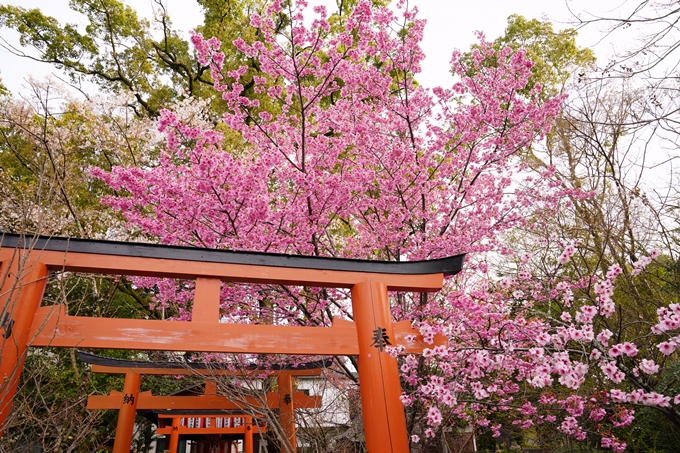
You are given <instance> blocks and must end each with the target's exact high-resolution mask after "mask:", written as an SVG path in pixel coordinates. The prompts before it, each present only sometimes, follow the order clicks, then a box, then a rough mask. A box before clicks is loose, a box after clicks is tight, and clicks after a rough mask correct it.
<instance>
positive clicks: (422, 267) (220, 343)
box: [0, 234, 464, 453]
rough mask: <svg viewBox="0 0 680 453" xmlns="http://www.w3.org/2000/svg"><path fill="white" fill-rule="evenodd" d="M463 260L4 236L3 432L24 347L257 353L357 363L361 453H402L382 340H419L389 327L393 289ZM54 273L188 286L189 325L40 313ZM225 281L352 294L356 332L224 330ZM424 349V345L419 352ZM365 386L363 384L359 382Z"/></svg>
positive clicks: (413, 286) (439, 279) (435, 276)
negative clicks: (176, 281)
mask: <svg viewBox="0 0 680 453" xmlns="http://www.w3.org/2000/svg"><path fill="white" fill-rule="evenodd" d="M463 260H464V255H458V256H454V257H448V258H442V259H438V260H429V261H407V262H385V261H366V260H351V259H339V258H319V257H306V256H298V255H282V254H273V253H257V252H232V251H222V250H210V249H199V248H192V247H174V246H162V245H151V244H141V243H126V242H113V241H93V240H79V239H64V238H47V237H38V238H28V237H22V236H18V235H10V234H5V235H4V236H3V237H2V242H1V243H0V263H1V264H0V284H1V285H2V286H1V289H0V306H1V307H2V312H1V313H0V327H2V328H3V330H4V333H3V334H2V336H1V338H0V341H1V342H2V363H1V364H0V379H2V389H1V390H0V393H1V394H0V426H3V425H4V422H5V420H6V418H7V416H8V414H9V411H10V408H11V404H12V400H13V397H14V394H15V392H16V388H17V385H18V382H19V376H20V374H21V370H22V367H23V362H24V359H25V354H26V348H27V347H28V346H55V347H80V348H111V349H137V350H171V351H174V350H184V351H196V352H230V353H255V354H293V355H295V354H300V355H358V356H359V359H358V363H359V376H360V380H361V385H360V394H361V404H362V411H363V413H364V431H365V437H366V447H367V449H368V451H369V452H370V453H383V452H385V453H387V452H391V453H406V452H408V439H407V431H406V420H405V417H404V408H403V405H402V403H401V401H400V399H399V396H400V394H401V385H400V382H399V370H398V366H397V361H396V359H395V358H393V357H391V356H390V355H389V354H387V353H386V352H385V351H384V345H385V342H386V341H389V342H390V343H391V344H393V345H403V346H405V347H406V348H407V350H410V351H411V352H418V349H419V348H418V346H419V345H417V344H415V345H410V344H407V343H406V342H404V336H405V335H413V334H415V333H416V332H414V331H413V330H412V329H411V327H410V325H408V323H401V324H400V323H392V317H391V314H390V306H389V300H388V294H387V292H388V290H391V291H416V292H433V291H438V290H439V289H441V287H442V285H443V277H444V276H445V275H453V274H456V273H457V272H459V271H460V270H461V268H462V265H463ZM50 270H53V271H72V272H87V273H99V274H121V275H140V276H154V277H163V278H182V279H195V280H196V286H195V294H194V303H193V312H192V320H191V322H172V321H158V320H142V319H110V318H88V317H80V316H68V314H67V313H66V311H65V309H64V307H63V306H61V305H58V306H49V307H40V302H41V300H42V294H43V292H44V289H45V284H46V282H47V276H48V273H49V271H50ZM222 281H228V282H239V283H265V284H281V285H298V286H317V287H335V288H350V289H351V296H352V311H353V317H354V322H353V323H352V322H347V321H343V322H334V324H333V327H331V328H324V327H291V326H270V325H245V324H222V323H220V322H219V318H220V316H219V310H220V303H219V302H220V284H221V282H222ZM420 347H421V348H422V345H420ZM362 376H363V379H362Z"/></svg>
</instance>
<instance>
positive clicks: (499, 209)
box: [92, 1, 680, 451]
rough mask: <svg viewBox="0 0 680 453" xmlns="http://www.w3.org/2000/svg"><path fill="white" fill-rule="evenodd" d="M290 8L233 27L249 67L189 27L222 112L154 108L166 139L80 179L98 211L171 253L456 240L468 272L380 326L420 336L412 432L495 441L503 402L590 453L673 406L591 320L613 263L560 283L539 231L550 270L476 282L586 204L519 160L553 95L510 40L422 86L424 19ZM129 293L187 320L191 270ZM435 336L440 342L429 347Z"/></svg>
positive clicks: (283, 320) (357, 253)
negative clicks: (337, 15) (216, 120)
mask: <svg viewBox="0 0 680 453" xmlns="http://www.w3.org/2000/svg"><path fill="white" fill-rule="evenodd" d="M305 7H306V4H305V2H304V1H297V2H285V3H284V2H281V1H274V2H273V3H272V4H271V5H270V6H269V8H268V10H267V14H266V15H263V16H259V15H253V16H252V17H251V21H250V25H251V27H253V28H254V29H256V30H257V33H252V34H251V33H248V34H247V36H258V37H259V38H258V40H251V41H246V40H245V39H237V40H235V41H234V43H233V44H234V46H235V47H236V48H237V49H238V51H239V52H241V53H242V54H243V55H244V56H245V57H247V58H248V59H250V60H251V61H254V62H256V64H255V65H254V66H255V67H257V68H258V72H257V73H256V74H253V73H252V68H250V69H249V68H248V67H246V66H242V67H240V68H239V69H232V70H225V69H224V66H223V63H224V60H225V57H224V54H222V53H221V52H220V51H219V49H220V45H221V43H220V42H219V40H217V39H216V38H209V39H206V38H205V37H204V36H202V35H201V34H198V33H195V34H194V35H193V37H192V42H193V44H194V46H195V48H196V52H197V59H198V61H199V62H200V64H202V65H204V66H205V67H207V68H209V71H210V74H211V77H212V80H213V81H214V87H215V90H216V95H218V96H220V97H221V98H222V100H223V101H225V102H226V104H227V106H228V108H227V111H226V113H224V115H223V118H222V122H221V123H220V124H218V125H217V126H213V125H211V124H201V123H198V122H196V121H192V120H191V119H190V118H187V115H184V114H183V112H182V111H181V109H180V110H178V111H168V110H164V111H162V112H161V113H160V118H159V121H158V124H159V129H160V130H161V131H162V132H164V133H165V134H166V136H167V143H166V146H165V148H164V149H163V150H162V152H161V153H160V155H159V156H158V157H157V161H155V162H152V163H151V164H149V165H147V166H144V167H115V168H113V169H112V170H111V171H110V172H107V171H104V170H101V169H93V170H92V171H93V173H94V174H95V175H96V176H97V177H99V178H101V179H102V180H103V181H105V182H106V183H107V184H108V185H110V186H111V187H112V188H113V189H114V190H116V191H117V193H119V194H120V195H119V196H116V197H109V198H107V199H106V200H105V201H106V203H108V204H109V205H111V206H112V207H113V208H115V209H116V210H119V211H120V212H121V213H122V214H123V215H124V216H125V217H126V218H127V220H128V221H129V223H130V225H132V226H134V227H135V228H139V229H141V230H142V231H143V232H144V233H145V234H147V235H148V236H149V237H152V238H155V239H157V240H160V241H161V242H163V243H166V244H179V245H195V246H203V247H213V248H223V249H235V250H259V251H271V252H284V253H292V254H304V255H317V256H334V257H352V258H365V259H382V260H411V259H428V258H438V257H441V256H446V255H453V254H458V253H468V254H469V259H468V263H467V264H466V266H467V271H466V272H465V273H464V275H463V276H460V277H458V278H456V279H451V280H450V281H448V282H447V284H446V286H445V288H444V290H442V291H441V292H440V293H439V294H437V295H435V296H430V297H428V296H427V295H426V294H401V293H400V294H393V300H392V301H393V305H392V307H393V309H392V310H393V316H394V318H395V319H396V320H404V319H407V320H410V321H411V322H412V324H413V325H414V327H415V328H417V329H419V330H420V332H421V333H422V334H423V335H424V338H425V341H426V342H427V343H428V345H429V347H428V348H426V351H425V354H424V355H423V356H422V357H415V356H407V357H404V358H403V359H402V362H401V363H402V365H401V371H402V377H403V383H404V393H403V396H402V400H403V402H404V405H405V406H406V408H407V413H408V414H409V427H410V430H411V434H412V437H411V441H412V442H419V441H426V442H427V441H429V440H430V439H432V438H434V437H435V436H436V435H437V434H438V433H439V432H440V429H441V428H442V427H443V426H444V424H446V423H449V422H450V421H451V420H454V419H459V420H463V421H464V422H465V423H468V424H470V425H472V426H473V427H488V428H490V429H491V430H492V431H493V432H494V433H495V434H498V433H499V432H500V429H501V425H500V424H499V423H496V422H495V421H494V420H495V419H496V418H497V416H498V414H499V413H502V414H503V417H504V420H505V421H506V422H507V423H510V424H511V425H514V426H517V427H519V428H522V429H526V428H531V427H533V426H536V425H539V424H555V425H556V426H557V427H558V429H559V430H560V431H561V432H563V433H564V434H566V435H569V436H573V437H574V438H576V439H577V440H584V439H586V438H587V436H588V433H590V432H592V433H593V435H596V436H598V438H599V439H600V445H601V446H602V447H603V448H612V449H613V450H614V451H623V450H624V449H625V443H624V442H622V441H620V440H619V438H618V437H617V435H616V430H617V429H621V428H624V427H626V426H629V425H630V423H631V422H632V420H633V417H634V409H633V406H634V405H635V404H644V405H651V406H657V407H660V408H662V409H663V410H668V411H675V408H674V404H676V403H678V402H679V401H678V398H674V395H666V394H662V393H657V392H655V391H652V390H651V387H649V385H647V383H648V382H649V381H650V379H653V376H654V375H655V374H656V373H657V372H658V370H659V366H660V364H659V363H658V361H657V359H656V358H655V357H657V356H658V354H657V355H656V356H654V357H653V354H652V355H650V354H651V352H650V353H649V354H648V351H641V348H640V346H639V344H638V343H636V342H634V341H623V342H620V341H618V339H617V338H616V337H615V336H613V334H612V332H611V331H609V330H608V329H607V328H606V327H605V326H606V323H605V322H603V320H606V319H608V318H610V317H611V316H612V315H613V314H614V312H615V311H616V308H617V307H616V305H615V303H614V302H613V299H612V296H613V294H614V291H615V288H616V285H617V278H620V276H621V274H622V273H623V271H624V270H623V269H621V267H620V266H618V265H612V266H611V267H610V268H608V269H607V271H606V272H605V273H604V275H599V274H594V275H587V276H578V275H573V274H570V273H569V266H568V264H569V262H570V260H571V259H572V257H573V256H574V254H575V253H577V247H578V244H576V243H563V244H555V243H551V242H548V241H547V242H546V243H545V244H543V248H544V257H545V258H546V259H547V260H548V261H550V262H551V263H552V264H551V267H550V275H548V276H540V278H539V276H536V275H532V273H531V272H530V271H529V267H528V266H524V267H523V266H519V267H518V269H517V272H516V275H514V276H512V277H508V278H506V279H505V280H502V281H494V279H493V278H491V277H490V276H488V277H487V275H488V274H486V271H487V267H486V264H485V262H484V260H483V254H484V253H489V252H493V253H501V254H505V253H509V252H510V251H509V250H508V249H507V247H506V246H504V244H503V243H502V242H501V241H500V239H499V238H501V237H502V235H503V234H504V233H506V232H508V231H510V230H511V229H512V228H515V227H518V226H523V227H528V226H530V225H529V223H532V224H537V222H539V221H540V219H541V218H542V217H545V216H550V215H553V214H554V213H555V212H557V210H559V209H561V207H563V206H564V205H565V203H571V202H572V201H570V200H574V199H579V198H585V197H588V196H590V195H591V194H589V193H587V192H583V191H582V190H579V189H577V188H565V187H564V186H563V185H562V184H561V182H560V181H559V179H558V178H555V168H554V167H550V166H548V167H547V168H546V169H545V171H543V172H542V173H541V174H540V176H539V177H536V176H528V174H527V173H524V172H523V170H524V169H525V167H524V164H523V163H522V161H521V159H519V158H518V154H519V153H520V152H522V151H523V150H527V149H529V148H530V147H532V146H533V144H535V143H536V142H537V141H540V140H541V139H542V138H543V137H544V136H545V134H547V133H548V132H549V130H550V125H551V121H552V120H553V119H554V118H555V117H556V116H557V115H558V113H559V108H560V104H561V101H562V98H559V97H558V98H548V99H543V98H544V97H545V96H541V86H540V85H535V86H533V87H530V89H529V90H525V87H526V85H527V81H528V79H529V77H530V76H531V67H532V63H531V62H530V61H529V60H528V59H527V58H526V55H525V52H524V51H522V50H519V51H513V50H511V49H510V48H505V49H500V50H496V49H494V47H493V46H492V45H491V44H490V43H488V42H486V41H485V40H484V38H483V36H480V43H479V45H478V47H476V49H475V50H474V51H473V53H472V57H471V58H462V54H460V53H458V52H456V53H454V54H453V56H452V59H451V63H452V65H453V69H454V72H455V74H456V79H455V80H454V83H453V84H452V86H451V87H449V88H434V89H432V90H428V89H426V88H425V87H423V86H421V85H420V84H418V83H417V81H416V78H417V75H418V72H419V70H420V63H421V62H422V60H423V58H424V55H423V53H422V51H421V49H420V47H419V42H420V40H421V38H422V33H423V28H424V25H425V23H424V21H423V20H421V19H418V17H417V14H416V11H415V10H414V9H409V8H408V7H406V6H405V5H404V3H403V2H400V4H399V5H398V7H397V8H396V11H395V9H389V8H383V7H375V6H372V5H371V4H370V3H369V2H361V3H359V4H358V5H357V6H356V8H355V9H354V10H353V11H352V12H351V13H349V14H348V15H347V16H346V17H345V18H344V19H343V20H344V24H343V25H344V27H343V28H342V29H341V30H340V31H336V27H333V28H332V27H331V26H330V22H329V18H328V16H327V14H326V11H325V9H324V8H323V7H317V8H315V9H314V13H315V17H314V18H313V19H311V20H310V19H306V18H305V16H303V11H304V9H305ZM335 24H336V26H337V21H336V22H335ZM244 36H245V34H244ZM490 59H492V60H493V61H494V62H495V65H494V66H493V67H489V66H488V65H485V64H484V62H485V61H488V60H490ZM251 66H253V65H251ZM246 86H249V87H251V88H252V90H253V92H254V93H255V95H256V96H257V97H256V96H247V95H246V93H245V91H244V89H245V88H244V87H246ZM264 95H266V96H267V97H268V98H269V101H270V102H268V103H267V104H266V108H265V106H263V103H262V102H261V101H260V98H259V97H261V96H264ZM556 250H557V251H556ZM654 255H655V254H652V255H651V256H649V257H647V256H645V257H643V258H641V259H639V260H638V261H636V263H635V264H634V265H633V267H632V268H631V269H626V275H627V276H628V275H634V274H635V273H639V272H643V271H644V270H645V268H646V267H647V266H648V264H649V263H650V261H651V259H652V258H654ZM532 259H533V258H532V257H531V256H527V257H526V258H524V259H523V264H527V263H528V262H529V261H530V260H532ZM136 284H137V285H139V286H146V287H153V288H155V291H156V293H155V303H156V304H157V306H158V307H165V306H168V305H174V306H175V307H177V309H178V313H179V318H180V319H189V318H190V317H191V306H190V301H191V300H192V299H191V291H192V284H191V282H176V281H167V280H158V279H152V278H140V279H138V280H137V281H136ZM222 296H223V297H222V315H223V317H224V318H225V320H226V321H228V322H239V323H278V324H300V325H328V324H329V323H330V322H331V321H332V320H333V318H335V317H336V316H339V317H342V318H349V319H351V318H352V313H351V305H350V304H349V303H348V301H349V295H348V293H347V292H346V291H344V290H326V289H319V288H302V287H281V286H263V285H260V286H252V285H251V286H246V285H238V284H225V285H224V286H223V288H222ZM658 316H659V319H658V323H653V324H654V325H653V326H649V327H651V330H650V331H649V333H648V334H647V336H646V337H645V338H646V339H647V340H650V339H651V340H650V341H652V343H653V344H656V345H658V347H657V348H656V350H657V351H658V352H659V353H660V354H662V355H670V354H672V353H673V352H674V350H675V348H676V347H677V345H678V344H680V338H678V337H676V336H674V335H675V333H677V332H676V331H677V329H678V327H680V321H679V319H680V318H679V317H678V316H680V309H679V308H678V306H676V305H671V306H669V307H668V308H663V309H660V310H659V313H658ZM438 335H440V336H442V335H443V336H444V337H445V338H446V340H447V341H446V342H443V343H442V342H439V343H437V344H435V337H436V336H438ZM652 349H653V348H652ZM390 352H391V353H393V354H395V355H396V354H399V353H400V351H399V350H398V348H393V349H391V350H390ZM652 352H654V351H652ZM350 360H351V358H350ZM337 365H338V366H339V367H344V368H345V370H346V371H348V377H351V376H352V374H351V373H349V369H348V367H347V365H346V362H344V361H342V360H338V362H337ZM355 365H356V364H355ZM631 382H633V384H634V388H631V387H630V386H629V384H630V383H631ZM592 389H595V390H594V391H591V390H592ZM423 415H424V416H423Z"/></svg>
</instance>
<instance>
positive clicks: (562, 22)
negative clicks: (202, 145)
mask: <svg viewBox="0 0 680 453" xmlns="http://www.w3.org/2000/svg"><path fill="white" fill-rule="evenodd" d="M410 1H411V4H415V5H417V6H418V9H419V10H420V14H419V15H420V17H423V18H425V19H427V27H426V31H425V39H424V42H423V48H424V50H425V53H426V55H427V59H426V60H425V64H424V65H423V73H422V74H421V76H420V77H419V79H420V81H421V82H422V83H423V84H424V85H425V86H430V87H431V86H438V85H448V84H449V83H450V76H449V75H448V69H449V58H450V55H451V52H452V50H453V49H455V48H460V49H468V48H469V46H470V44H472V43H473V42H474V41H475V37H474V32H475V31H477V30H479V31H482V32H484V34H485V35H486V37H487V38H488V39H490V40H492V39H494V38H496V37H498V36H499V35H501V34H502V33H503V30H504V28H505V25H506V20H507V17H508V16H509V15H511V14H515V13H517V14H521V15H524V16H525V17H527V18H546V19H548V20H550V21H552V22H553V23H554V26H555V28H556V29H560V28H565V27H569V26H570V24H572V23H573V22H574V17H573V15H572V13H571V12H570V9H571V11H572V12H573V13H575V14H580V15H582V16H584V17H587V16H588V14H599V15H618V11H619V8H620V7H622V6H623V7H624V8H625V6H629V7H630V6H631V4H632V2H631V1H630V0H628V1H627V0H542V1H540V0H410ZM309 2H310V5H315V4H320V3H326V4H334V0H309ZM8 3H10V4H14V5H20V6H23V7H25V8H40V9H42V10H43V12H45V13H46V14H50V15H52V16H54V17H56V18H57V19H59V20H60V21H61V22H62V23H66V22H68V23H76V24H79V25H82V26H84V25H85V21H84V20H83V18H82V17H81V16H79V15H78V14H76V13H73V12H72V11H70V10H69V8H68V0H9V1H8ZM127 3H128V4H129V5H132V6H133V7H135V8H136V9H137V10H138V11H139V12H140V14H141V15H143V16H149V15H150V11H151V5H152V2H151V0H127ZM166 3H167V7H168V11H169V12H170V17H171V19H172V21H173V23H174V24H175V27H176V28H179V29H181V30H184V31H186V32H188V30H190V29H192V28H194V27H195V26H196V25H198V24H199V23H200V22H201V11H200V8H199V6H198V5H197V4H196V3H195V2H194V1H192V0H167V1H166ZM0 36H1V37H2V38H5V39H7V40H8V41H9V42H11V43H12V44H15V45H16V44H17V43H18V41H17V38H16V34H14V33H11V32H9V31H7V30H0ZM601 37H602V35H601V34H600V33H599V32H598V31H597V30H596V29H595V28H594V27H592V28H588V29H586V30H584V31H582V32H581V33H580V37H579V43H580V45H581V46H585V47H593V46H594V45H595V44H597V43H598V41H599V40H600V39H601ZM610 42H611V40H607V41H605V42H603V43H600V44H599V45H598V47H596V51H597V54H598V57H599V58H605V57H606V56H607V54H608V53H610V48H611V44H610ZM50 72H54V69H53V68H52V67H51V66H50V65H46V64H40V63H36V62H31V61H28V60H26V59H21V58H18V57H14V56H13V55H11V54H9V53H8V52H7V51H5V50H2V49H0V77H2V80H3V83H4V84H5V85H6V86H7V87H8V88H9V89H10V90H11V91H12V92H17V91H18V90H20V87H21V85H22V84H23V83H24V80H25V79H26V78H27V77H28V76H29V75H32V76H34V77H38V78H40V77H44V76H45V75H47V74H49V73H50Z"/></svg>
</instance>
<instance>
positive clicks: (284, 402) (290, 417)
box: [277, 373, 297, 453]
mask: <svg viewBox="0 0 680 453" xmlns="http://www.w3.org/2000/svg"><path fill="white" fill-rule="evenodd" d="M277 384H278V386H279V415H280V419H281V428H282V429H283V432H284V434H285V436H286V439H288V442H289V444H290V445H289V446H286V450H288V447H290V451H291V453H295V452H297V439H296V432H295V404H294V401H293V377H292V376H291V375H290V373H281V374H279V376H278V377H277Z"/></svg>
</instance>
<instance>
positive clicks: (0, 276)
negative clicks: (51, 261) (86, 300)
mask: <svg viewBox="0 0 680 453" xmlns="http://www.w3.org/2000/svg"><path fill="white" fill-rule="evenodd" d="M0 237H1V236H0ZM47 274H48V269H47V266H46V265H45V264H43V263H40V262H38V261H37V260H36V259H35V257H34V256H30V255H29V254H28V253H27V251H26V250H22V249H17V250H15V251H14V253H12V254H6V257H5V259H3V260H2V263H0V309H1V310H2V311H1V312H0V328H1V329H3V331H2V333H0V348H1V351H2V359H0V382H1V383H2V386H1V387H0V388H1V390H0V397H1V399H0V436H1V435H2V434H3V431H4V423H5V420H6V419H7V417H8V416H9V412H10V410H11V408H12V400H13V398H14V394H15V393H16V390H17V386H18V385H19V377H20V376H21V370H22V369H23V365H24V360H25V359H26V349H27V347H28V343H29V341H30V338H29V337H30V329H31V325H32V323H33V318H34V316H35V312H36V310H37V309H38V307H39V306H40V301H41V300H42V296H43V292H44V291H45V285H46V283H47Z"/></svg>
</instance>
